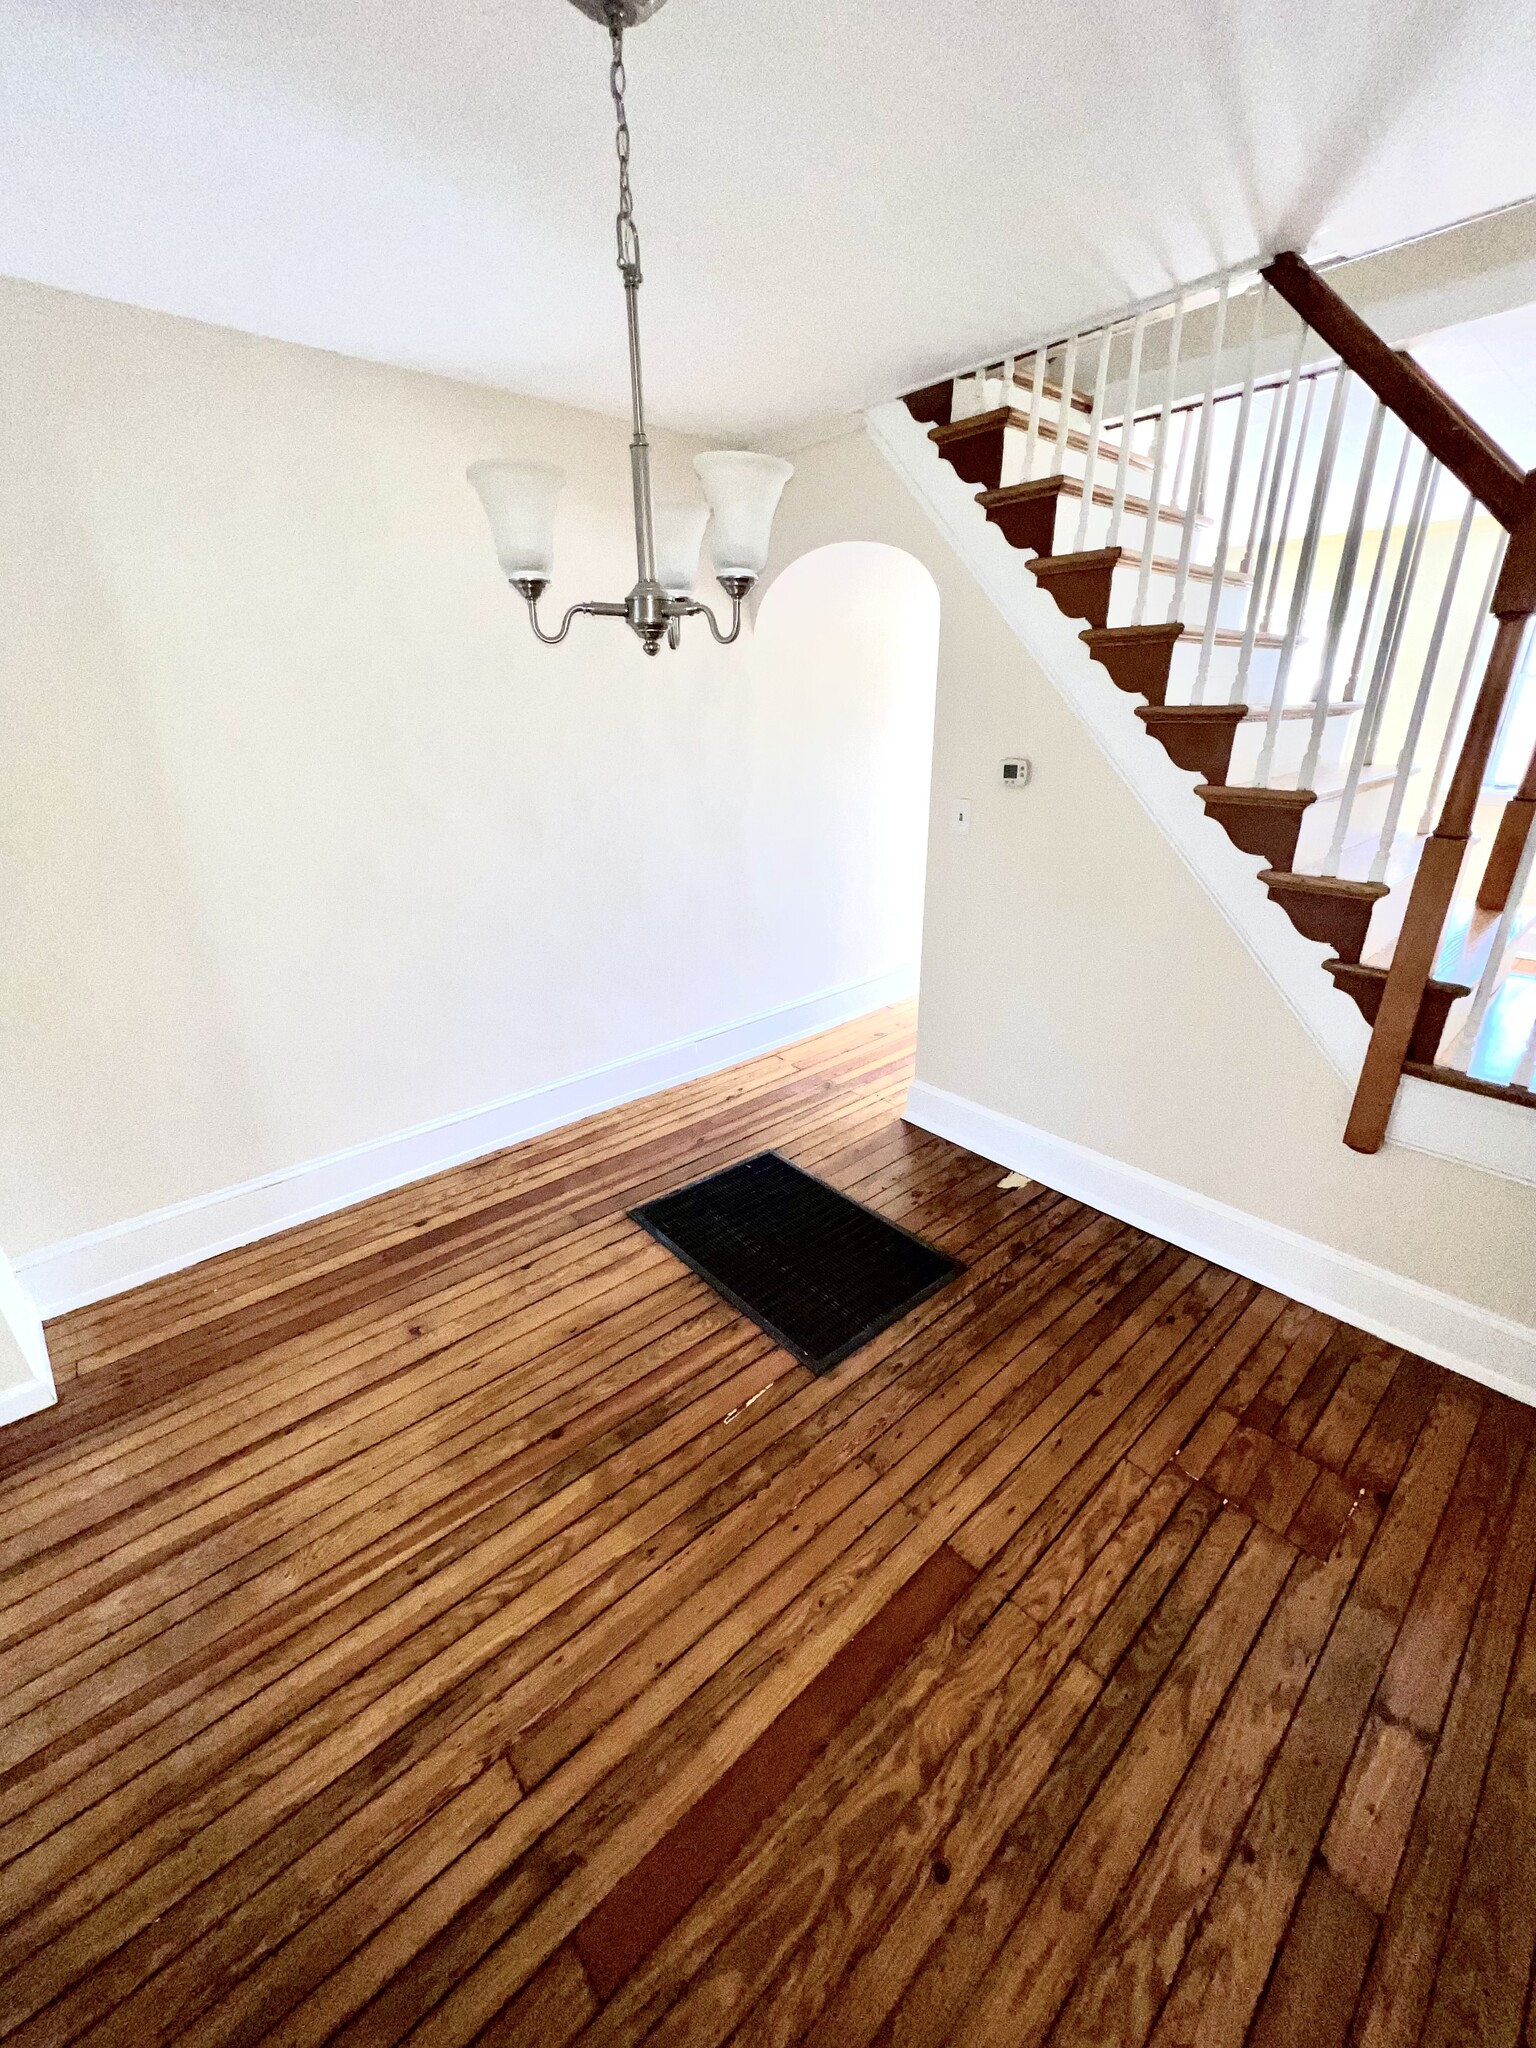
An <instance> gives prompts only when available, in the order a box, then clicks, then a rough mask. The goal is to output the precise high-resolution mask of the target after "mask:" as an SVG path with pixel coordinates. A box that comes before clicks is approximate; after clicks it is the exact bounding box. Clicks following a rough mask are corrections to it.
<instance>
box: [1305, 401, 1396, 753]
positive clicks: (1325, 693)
mask: <svg viewBox="0 0 1536 2048" xmlns="http://www.w3.org/2000/svg"><path fill="white" fill-rule="evenodd" d="M1386 417H1387V409H1386V407H1385V406H1384V405H1383V404H1382V402H1381V400H1380V399H1379V398H1378V399H1377V401H1376V403H1375V405H1374V406H1373V407H1372V409H1371V424H1370V426H1369V427H1368V428H1367V429H1366V435H1365V449H1364V452H1363V453H1362V455H1361V457H1360V475H1359V479H1358V481H1357V482H1356V485H1355V502H1354V504H1353V506H1352V507H1351V508H1350V514H1349V526H1348V529H1347V530H1346V532H1345V535H1344V550H1343V553H1342V554H1341V555H1340V556H1339V567H1338V573H1337V574H1336V575H1335V577H1334V579H1333V601H1332V603H1331V604H1330V605H1329V607H1328V630H1327V633H1326V635H1325V637H1324V640H1323V658H1322V662H1321V664H1320V666H1319V668H1318V672H1317V695H1316V697H1315V699H1314V701H1313V705H1312V730H1311V732H1310V733H1309V734H1308V736H1307V751H1306V755H1305V757H1304V758H1303V760H1302V764H1301V775H1300V777H1299V780H1298V787H1299V788H1301V789H1311V788H1313V787H1314V786H1315V782H1316V777H1317V762H1318V756H1319V755H1320V754H1321V753H1322V750H1323V734H1324V733H1325V732H1326V730H1327V727H1328V711H1329V705H1330V700H1331V697H1332V694H1333V671H1334V666H1335V664H1336V663H1337V661H1338V658H1339V643H1340V641H1341V640H1342V639H1343V637H1344V621H1345V619H1346V618H1347V616H1348V614H1349V606H1350V601H1351V599H1352V598H1353V596H1354V594H1355V569H1356V567H1357V565H1358V563H1359V560H1360V542H1361V540H1362V539H1363V537H1364V534H1365V512H1366V507H1367V505H1368V504H1369V503H1370V496H1371V485H1372V484H1373V483H1374V482H1375V479H1376V457H1377V454H1378V452H1379V451H1380V448H1381V433H1382V427H1383V426H1384V424H1385V422H1386Z"/></svg>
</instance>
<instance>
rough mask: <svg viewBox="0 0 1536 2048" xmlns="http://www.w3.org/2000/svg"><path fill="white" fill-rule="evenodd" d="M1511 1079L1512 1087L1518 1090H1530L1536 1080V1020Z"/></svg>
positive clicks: (1533, 1022)
mask: <svg viewBox="0 0 1536 2048" xmlns="http://www.w3.org/2000/svg"><path fill="white" fill-rule="evenodd" d="M1509 1078H1510V1083H1511V1085H1512V1086H1513V1087H1516V1088H1529V1087H1530V1085H1531V1082H1532V1081H1533V1080H1536V1020H1533V1021H1532V1024H1531V1028H1530V1030H1529V1031H1528V1032H1527V1033H1526V1039H1525V1048H1524V1050H1523V1051H1522V1052H1521V1054H1520V1057H1519V1059H1518V1060H1517V1061H1516V1063H1515V1071H1514V1072H1513V1073H1512V1074H1511V1075H1510V1077H1509Z"/></svg>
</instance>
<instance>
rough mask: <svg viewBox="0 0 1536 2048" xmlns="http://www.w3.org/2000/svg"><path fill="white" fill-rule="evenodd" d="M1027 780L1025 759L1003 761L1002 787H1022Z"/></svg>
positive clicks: (1027, 764)
mask: <svg viewBox="0 0 1536 2048" xmlns="http://www.w3.org/2000/svg"><path fill="white" fill-rule="evenodd" d="M1028 780H1029V763H1028V762H1027V761H1005V762H1004V763H1003V787H1004V789H1022V788H1023V787H1024V785H1025V783H1026V782H1028Z"/></svg>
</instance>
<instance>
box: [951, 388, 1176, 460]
mask: <svg viewBox="0 0 1536 2048" xmlns="http://www.w3.org/2000/svg"><path fill="white" fill-rule="evenodd" d="M1029 419H1030V416H1029V414H1028V413H1027V412H1020V411H1019V409H1018V407H1017V406H1013V405H995V406H993V408H992V409H991V411H990V412H973V413H968V414H967V415H966V417H965V418H964V419H959V420H949V421H947V422H945V423H943V424H941V425H939V426H934V427H930V428H929V429H928V438H929V440H930V441H932V442H933V443H934V444H935V446H936V447H937V448H938V449H939V451H940V453H941V454H942V453H943V451H944V449H945V448H946V447H947V446H948V445H949V444H950V443H951V442H952V441H963V440H965V439H966V437H967V436H968V435H975V434H992V433H996V432H997V430H998V429H999V428H1002V429H1003V430H1004V431H1005V432H1013V433H1019V434H1027V433H1028V432H1029ZM1035 438H1036V439H1037V440H1039V441H1052V442H1054V441H1057V440H1059V439H1060V436H1059V435H1058V434H1057V432H1056V422H1055V420H1047V419H1042V420H1041V422H1040V425H1039V427H1038V429H1037V431H1036V436H1035ZM1067 446H1068V448H1070V449H1071V450H1072V451H1073V453H1074V454H1078V455H1086V454H1087V453H1088V436H1087V435H1086V434H1084V433H1080V432H1079V431H1078V430H1077V429H1076V428H1075V427H1070V428H1068V430H1067ZM1094 460H1095V461H1096V462H1101V463H1103V464H1105V465H1106V467H1108V466H1111V465H1117V464H1118V463H1119V460H1120V450H1119V449H1118V448H1117V447H1115V446H1114V444H1113V443H1112V442H1109V441H1100V442H1099V443H1098V444H1097V452H1096V453H1095V456H1094ZM1126 467H1127V469H1137V470H1140V471H1141V472H1142V474H1143V475H1145V476H1150V475H1151V473H1152V458H1151V456H1149V455H1138V454H1137V453H1136V451H1135V450H1134V449H1132V451H1131V455H1130V459H1129V461H1128V462H1127V464H1126Z"/></svg>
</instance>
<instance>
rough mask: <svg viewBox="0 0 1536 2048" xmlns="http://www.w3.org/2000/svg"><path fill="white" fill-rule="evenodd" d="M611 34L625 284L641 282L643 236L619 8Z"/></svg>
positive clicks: (612, 12) (611, 16) (611, 19)
mask: <svg viewBox="0 0 1536 2048" xmlns="http://www.w3.org/2000/svg"><path fill="white" fill-rule="evenodd" d="M608 33H609V36H610V37H611V39H612V42H613V62H612V64H611V65H610V67H609V72H608V85H609V90H610V91H611V92H612V94H613V111H614V114H615V116H616V118H617V121H618V132H617V134H616V135H615V137H614V147H615V149H616V150H617V152H618V158H619V216H618V220H617V222H616V227H617V231H618V243H619V269H620V270H621V271H622V272H623V274H624V281H625V283H626V284H630V283H633V284H639V282H640V233H639V230H638V229H637V228H636V226H635V201H634V194H633V193H632V192H631V191H630V189H629V117H628V116H627V114H626V113H625V111H624V89H625V86H626V84H627V82H628V81H627V80H626V79H625V76H624V15H623V10H622V9H621V8H620V7H619V6H618V5H613V6H610V8H609V9H608Z"/></svg>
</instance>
